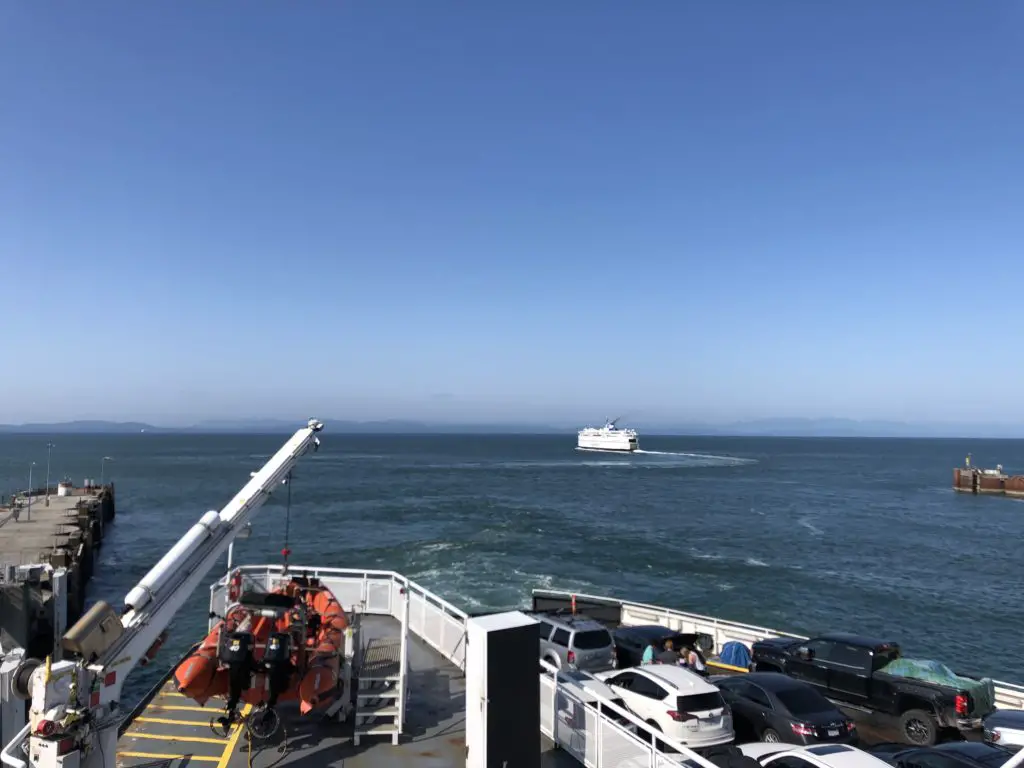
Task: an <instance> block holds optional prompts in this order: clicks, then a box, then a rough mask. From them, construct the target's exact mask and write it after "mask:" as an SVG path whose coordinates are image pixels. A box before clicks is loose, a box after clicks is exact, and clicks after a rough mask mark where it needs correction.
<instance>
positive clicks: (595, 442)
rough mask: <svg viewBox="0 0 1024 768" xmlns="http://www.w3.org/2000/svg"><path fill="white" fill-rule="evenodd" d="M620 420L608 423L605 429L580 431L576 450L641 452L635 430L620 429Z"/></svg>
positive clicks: (588, 428)
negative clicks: (616, 424)
mask: <svg viewBox="0 0 1024 768" xmlns="http://www.w3.org/2000/svg"><path fill="white" fill-rule="evenodd" d="M617 421H618V419H613V420H612V421H609V422H607V423H606V424H605V425H604V426H603V427H584V428H583V429H581V430H580V431H579V434H578V437H577V441H576V448H577V449H579V450H581V451H615V452H617V453H632V452H633V451H638V450H640V443H639V441H638V440H637V434H636V430H635V429H619V428H618V427H617V426H615V423H616V422H617Z"/></svg>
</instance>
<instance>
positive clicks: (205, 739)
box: [125, 731, 224, 746]
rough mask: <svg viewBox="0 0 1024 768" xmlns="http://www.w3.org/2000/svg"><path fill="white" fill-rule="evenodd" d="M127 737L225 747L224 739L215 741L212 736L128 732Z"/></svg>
mask: <svg viewBox="0 0 1024 768" xmlns="http://www.w3.org/2000/svg"><path fill="white" fill-rule="evenodd" d="M125 736H131V737H132V738H133V739H158V740H160V741H194V742H197V743H199V744H220V745H221V746H223V745H224V739H215V738H214V737H212V736H165V735H164V734H162V733H142V732H140V731H128V733H126V734H125Z"/></svg>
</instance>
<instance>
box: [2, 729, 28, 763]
mask: <svg viewBox="0 0 1024 768" xmlns="http://www.w3.org/2000/svg"><path fill="white" fill-rule="evenodd" d="M30 725H31V723H25V727H24V728H22V729H21V730H20V731H18V735H17V736H15V737H14V739H12V740H11V741H10V742H9V743H8V744H7V746H6V747H4V748H3V750H0V762H3V764H4V765H8V766H10V768H25V767H26V766H27V765H28V763H27V762H26V761H24V760H22V759H21V758H18V757H15V756H14V750H15V748H18V747H20V746H21V745H22V744H23V743H25V739H27V738H28V729H29V726H30Z"/></svg>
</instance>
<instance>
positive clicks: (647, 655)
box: [640, 640, 654, 666]
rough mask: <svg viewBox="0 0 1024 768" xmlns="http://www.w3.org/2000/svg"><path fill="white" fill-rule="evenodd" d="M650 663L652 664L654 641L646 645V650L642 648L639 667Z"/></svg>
mask: <svg viewBox="0 0 1024 768" xmlns="http://www.w3.org/2000/svg"><path fill="white" fill-rule="evenodd" d="M652 663H654V641H653V640H652V641H651V642H649V643H648V644H647V647H646V648H644V655H643V657H642V658H641V659H640V665H641V666H646V665H647V664H652Z"/></svg>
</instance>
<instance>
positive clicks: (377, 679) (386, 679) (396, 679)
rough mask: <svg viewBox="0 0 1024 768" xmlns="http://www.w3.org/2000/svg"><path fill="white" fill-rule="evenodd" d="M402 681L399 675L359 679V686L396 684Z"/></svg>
mask: <svg viewBox="0 0 1024 768" xmlns="http://www.w3.org/2000/svg"><path fill="white" fill-rule="evenodd" d="M401 680H402V676H401V675H383V676H381V677H366V676H365V675H364V676H363V677H360V678H359V684H360V685H362V684H363V683H397V682H400V681H401Z"/></svg>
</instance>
